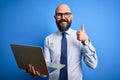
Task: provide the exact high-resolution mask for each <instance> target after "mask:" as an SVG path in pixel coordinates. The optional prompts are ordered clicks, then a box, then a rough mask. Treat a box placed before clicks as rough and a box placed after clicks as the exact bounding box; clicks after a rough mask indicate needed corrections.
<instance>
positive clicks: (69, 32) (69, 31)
mask: <svg viewBox="0 0 120 80" xmlns="http://www.w3.org/2000/svg"><path fill="white" fill-rule="evenodd" d="M65 32H66V33H67V34H68V35H72V29H71V28H69V29H68V30H67V31H65ZM58 33H59V34H62V32H61V31H59V30H58Z"/></svg>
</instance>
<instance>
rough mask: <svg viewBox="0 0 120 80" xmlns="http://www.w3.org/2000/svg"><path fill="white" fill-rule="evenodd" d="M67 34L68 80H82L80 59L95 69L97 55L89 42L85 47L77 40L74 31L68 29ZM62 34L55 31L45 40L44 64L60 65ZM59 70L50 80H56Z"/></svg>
mask: <svg viewBox="0 0 120 80" xmlns="http://www.w3.org/2000/svg"><path fill="white" fill-rule="evenodd" d="M66 32H67V35H66V37H67V48H68V49H67V50H68V51H67V52H68V53H67V54H68V58H67V59H68V80H82V65H81V63H82V59H83V60H84V62H85V63H86V65H87V66H88V67H90V68H96V66H97V55H96V51H95V48H94V47H93V46H92V44H91V42H90V43H89V45H87V46H85V45H83V44H82V43H81V41H78V40H77V36H76V32H77V31H76V30H73V29H71V28H70V29H69V30H68V31H66ZM61 39H62V34H61V32H60V31H57V32H55V33H53V34H51V35H49V36H47V37H46V38H45V43H44V56H45V60H46V62H52V63H57V64H60V56H61ZM59 72H60V71H59V70H58V71H56V73H55V74H53V75H51V76H50V79H51V80H58V78H59Z"/></svg>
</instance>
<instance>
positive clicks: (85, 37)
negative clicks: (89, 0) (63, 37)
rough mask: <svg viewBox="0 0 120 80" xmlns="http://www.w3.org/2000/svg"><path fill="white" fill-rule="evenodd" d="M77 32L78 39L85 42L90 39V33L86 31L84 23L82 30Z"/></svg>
mask: <svg viewBox="0 0 120 80" xmlns="http://www.w3.org/2000/svg"><path fill="white" fill-rule="evenodd" d="M76 34H77V40H79V41H81V42H82V43H83V42H84V41H85V40H89V41H90V39H89V37H88V35H87V34H86V32H85V29H84V24H82V26H81V30H80V31H77V32H76Z"/></svg>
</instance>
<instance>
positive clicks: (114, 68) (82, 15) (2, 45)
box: [0, 0, 120, 80]
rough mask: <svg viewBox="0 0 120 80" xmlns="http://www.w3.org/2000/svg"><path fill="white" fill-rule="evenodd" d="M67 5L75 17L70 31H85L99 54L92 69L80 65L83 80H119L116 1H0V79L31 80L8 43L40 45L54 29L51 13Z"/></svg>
mask: <svg viewBox="0 0 120 80" xmlns="http://www.w3.org/2000/svg"><path fill="white" fill-rule="evenodd" d="M61 3H66V4H68V5H69V6H70V7H71V9H72V13H73V15H74V17H73V23H72V28H73V29H76V30H80V28H81V24H83V23H84V24H85V30H86V32H87V34H88V35H89V36H90V38H91V40H92V43H93V45H94V46H95V47H96V50H97V55H98V59H99V62H98V67H97V68H96V69H95V70H93V69H90V68H88V67H87V66H86V65H85V64H84V63H83V75H84V76H83V79H84V80H120V62H119V59H120V57H119V56H120V47H119V45H120V42H119V41H120V38H119V30H120V1H119V0H0V80H34V79H35V78H33V77H31V76H29V74H27V73H25V72H24V71H23V70H22V69H19V68H18V67H17V64H16V61H15V58H14V55H13V53H12V51H11V49H10V44H11V43H16V44H25V45H34V46H42V47H43V45H44V44H43V43H44V38H45V37H46V36H47V35H49V34H50V33H52V32H55V31H56V30H57V27H56V24H55V20H54V17H53V16H54V10H55V9H56V7H57V6H58V5H59V4H61Z"/></svg>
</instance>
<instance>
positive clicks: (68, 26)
mask: <svg viewBox="0 0 120 80" xmlns="http://www.w3.org/2000/svg"><path fill="white" fill-rule="evenodd" d="M62 22H66V23H67V25H66V26H61V25H60V23H62ZM71 23H72V20H70V22H69V21H67V20H63V19H62V20H59V21H56V25H57V27H58V29H59V30H60V31H62V32H64V31H67V30H68V29H69V28H70V26H71Z"/></svg>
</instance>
